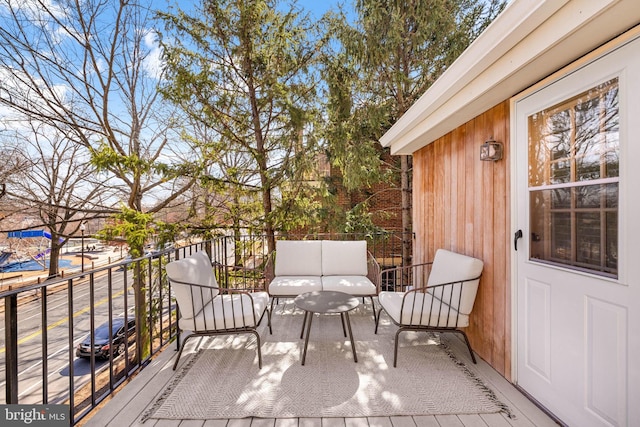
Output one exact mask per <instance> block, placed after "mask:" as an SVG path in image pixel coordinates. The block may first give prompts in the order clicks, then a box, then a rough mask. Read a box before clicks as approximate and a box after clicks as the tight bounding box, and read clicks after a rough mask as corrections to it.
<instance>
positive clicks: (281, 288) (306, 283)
mask: <svg viewBox="0 0 640 427" xmlns="http://www.w3.org/2000/svg"><path fill="white" fill-rule="evenodd" d="M321 290H322V282H321V279H320V276H276V277H275V278H274V279H273V280H272V281H271V283H270V284H269V294H271V295H272V296H296V295H300V294H304V293H305V292H313V291H321Z"/></svg>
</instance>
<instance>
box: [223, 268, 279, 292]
mask: <svg viewBox="0 0 640 427" xmlns="http://www.w3.org/2000/svg"><path fill="white" fill-rule="evenodd" d="M212 266H213V269H214V271H215V273H216V278H217V280H218V283H221V284H224V286H223V288H224V289H241V290H245V291H248V292H258V291H264V290H265V287H266V281H265V274H264V269H262V268H255V267H243V266H238V265H226V264H221V263H219V262H214V263H213V264H212Z"/></svg>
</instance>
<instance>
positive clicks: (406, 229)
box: [400, 156, 413, 265]
mask: <svg viewBox="0 0 640 427" xmlns="http://www.w3.org/2000/svg"><path fill="white" fill-rule="evenodd" d="M411 163H412V162H411V157H410V156H401V157H400V175H401V178H400V185H401V188H402V265H411V253H412V244H413V233H412V231H413V228H412V225H411V205H412V189H411Z"/></svg>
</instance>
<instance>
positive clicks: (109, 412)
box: [80, 334, 557, 427]
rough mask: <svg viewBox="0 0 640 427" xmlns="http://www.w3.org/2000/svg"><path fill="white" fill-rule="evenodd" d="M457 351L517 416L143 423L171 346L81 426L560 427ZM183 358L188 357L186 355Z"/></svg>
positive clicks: (454, 343) (454, 345)
mask: <svg viewBox="0 0 640 427" xmlns="http://www.w3.org/2000/svg"><path fill="white" fill-rule="evenodd" d="M441 339H442V340H443V341H445V342H446V344H447V345H448V346H449V347H450V348H451V349H452V350H453V351H454V353H455V355H456V357H458V359H459V360H461V361H463V362H464V363H465V364H466V366H467V367H468V368H469V369H470V370H471V371H472V372H473V373H474V374H475V375H476V376H477V377H479V378H480V379H481V380H482V381H483V382H484V383H485V384H487V385H488V386H489V387H490V388H492V389H493V390H494V392H495V394H496V396H497V397H498V398H499V399H500V400H501V401H502V402H504V403H506V404H507V405H508V406H509V408H510V409H511V411H512V413H513V415H515V417H514V418H509V417H508V416H507V415H505V414H502V413H499V414H464V415H462V414H461V415H432V416H401V417H397V416H396V417H370V418H356V417H354V418H282V419H264V418H243V419H208V420H204V419H203V420H154V419H149V420H147V421H146V422H144V423H142V422H141V417H142V415H143V413H144V412H145V410H146V409H147V408H148V407H150V406H151V405H152V404H153V402H154V401H155V400H156V398H157V396H158V395H159V394H160V393H161V392H162V390H164V388H165V386H166V385H167V384H168V383H169V382H170V381H171V379H172V378H173V377H174V375H175V372H174V371H173V370H172V364H173V361H174V358H175V356H176V354H177V352H176V351H174V350H175V345H174V344H172V345H170V346H169V347H167V348H166V349H165V350H164V351H163V352H161V353H160V354H159V355H158V356H157V357H156V358H155V359H154V360H152V361H151V363H150V364H149V365H148V366H147V367H146V368H145V369H144V370H143V371H142V372H140V373H139V374H138V375H137V376H136V377H135V378H134V379H133V380H132V381H131V382H130V383H129V384H127V385H125V386H124V388H122V389H121V390H120V391H119V392H118V393H116V394H115V396H113V397H112V398H111V399H110V400H108V401H107V402H104V403H103V404H102V405H100V406H99V407H98V408H96V409H95V410H94V411H93V413H92V414H89V416H88V419H86V420H83V421H82V422H81V423H80V425H86V426H99V427H106V426H113V427H122V426H140V427H161V426H162V427H165V426H180V427H187V426H189V427H191V426H194V427H195V426H203V427H204V426H209V427H214V426H215V427H218V426H227V427H232V426H233V427H239V426H252V427H266V426H276V427H290V426H304V427H313V426H324V427H327V426H329V427H333V426H344V427H352V426H376V427H378V426H379V427H387V426H389V427H391V426H393V427H404V426H411V427H422V426H425V427H427V426H440V427H443V426H458V427H461V426H467V427H478V426H484V427H487V426H490V427H494V426H496V427H501V426H504V427H508V426H516V427H540V426H556V425H557V423H556V422H555V421H554V420H553V419H552V418H550V417H549V416H548V415H547V414H545V413H544V412H543V411H541V410H540V409H539V408H538V407H537V406H535V405H534V404H533V403H532V402H531V401H530V400H529V399H527V397H525V396H524V395H523V394H522V393H520V392H519V391H518V390H517V389H516V388H515V387H514V386H513V385H512V384H510V383H509V382H508V381H506V380H505V379H504V378H503V377H502V376H501V375H500V374H498V373H497V372H496V371H495V370H494V369H493V368H491V366H489V365H488V364H487V363H485V362H484V361H483V360H481V359H479V360H478V364H477V365H474V364H473V363H472V361H471V358H470V357H469V355H468V353H467V350H466V347H465V346H464V343H463V342H462V341H461V340H460V339H459V338H457V337H456V336H455V335H453V334H445V335H443V336H442V338H441ZM196 341H197V340H192V341H191V342H190V343H189V344H188V345H187V348H185V353H188V352H191V351H193V347H194V346H195V343H196ZM183 357H184V356H183Z"/></svg>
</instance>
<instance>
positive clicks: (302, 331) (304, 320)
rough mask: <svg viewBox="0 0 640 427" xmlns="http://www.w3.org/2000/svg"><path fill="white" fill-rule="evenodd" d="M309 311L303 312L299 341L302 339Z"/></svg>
mask: <svg viewBox="0 0 640 427" xmlns="http://www.w3.org/2000/svg"><path fill="white" fill-rule="evenodd" d="M309 313H310V312H309V311H305V312H304V319H303V320H302V329H301V330H300V339H302V338H304V325H306V324H307V318H308V316H309Z"/></svg>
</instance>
